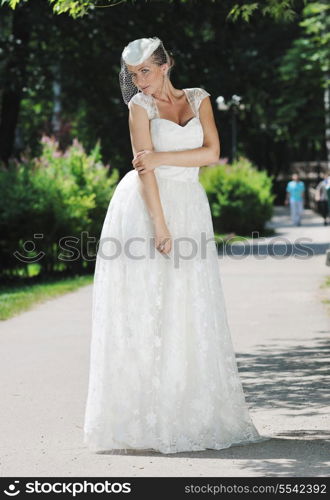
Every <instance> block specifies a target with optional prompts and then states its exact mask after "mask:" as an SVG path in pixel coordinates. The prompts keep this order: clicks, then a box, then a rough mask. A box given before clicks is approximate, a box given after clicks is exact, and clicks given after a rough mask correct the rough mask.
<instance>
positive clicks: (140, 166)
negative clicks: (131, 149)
mask: <svg viewBox="0 0 330 500" xmlns="http://www.w3.org/2000/svg"><path fill="white" fill-rule="evenodd" d="M132 164H133V167H134V168H135V170H137V172H138V173H139V174H146V173H147V172H151V171H152V170H154V169H155V168H156V167H157V166H158V164H157V152H154V151H150V150H148V149H144V150H143V151H139V152H138V153H137V154H136V155H135V156H134V158H133V160H132Z"/></svg>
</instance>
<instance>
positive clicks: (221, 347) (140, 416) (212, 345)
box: [84, 88, 268, 453]
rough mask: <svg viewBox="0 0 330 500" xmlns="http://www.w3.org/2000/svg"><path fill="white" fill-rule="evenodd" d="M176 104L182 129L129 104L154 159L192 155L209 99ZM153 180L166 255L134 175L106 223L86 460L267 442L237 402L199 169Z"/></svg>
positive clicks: (239, 394)
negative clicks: (141, 115)
mask: <svg viewBox="0 0 330 500" xmlns="http://www.w3.org/2000/svg"><path fill="white" fill-rule="evenodd" d="M185 93H186V97H187V100H188V102H189V104H190V106H191V108H192V110H193V113H194V116H193V118H192V119H191V120H190V121H188V122H187V123H186V124H185V125H184V126H181V125H178V124H176V123H174V122H172V121H170V120H167V119H164V118H160V117H159V115H158V111H157V106H156V104H155V102H154V99H153V97H152V96H148V95H146V94H144V93H142V92H139V93H138V94H136V95H135V96H134V97H133V99H132V100H131V101H130V103H129V105H130V104H131V103H132V102H134V103H137V104H139V105H141V106H143V107H144V108H145V109H146V110H147V113H148V116H149V119H150V131H151V137H152V142H153V145H154V149H155V151H178V150H185V149H192V148H198V147H200V146H202V144H203V129H202V125H201V123H200V120H199V105H200V103H201V101H202V99H203V98H204V97H205V96H208V95H210V94H209V93H208V92H206V91H205V90H204V89H201V88H189V89H185ZM155 175H156V178H157V181H158V186H159V193H160V198H161V203H162V207H163V211H164V215H165V218H166V222H167V225H168V228H169V230H170V233H171V236H172V241H173V245H172V250H171V252H170V254H168V255H167V256H164V255H163V254H160V253H159V252H158V250H156V249H155V247H154V243H153V240H152V238H153V236H154V232H153V225H152V223H151V220H150V217H149V213H148V210H147V207H146V204H145V202H144V200H143V198H142V196H141V194H140V191H139V182H140V179H139V178H138V176H139V174H138V173H137V171H136V170H134V169H133V170H131V171H130V172H128V173H127V174H126V175H125V176H124V177H123V178H122V179H121V181H120V182H119V184H118V185H117V187H116V190H115V192H114V194H113V197H112V199H111V201H110V204H109V208H108V211H107V214H106V217H105V221H104V225H103V229H102V233H101V238H100V243H99V248H98V254H97V258H96V266H95V276H94V287H93V316H92V337H91V354H90V373H89V387H88V397H87V403H86V412H85V422H84V443H86V445H87V446H88V448H89V449H90V450H91V451H105V450H114V449H133V448H134V449H152V450H156V451H159V452H161V453H175V452H181V451H196V450H205V449H206V448H211V449H222V448H228V447H229V446H231V445H233V444H240V443H242V444H243V443H251V442H257V441H263V440H265V439H268V438H267V437H262V436H261V435H260V434H259V433H258V431H257V429H256V428H255V426H254V424H253V422H252V420H251V417H250V415H249V411H248V408H247V404H246V402H245V397H244V393H243V389H242V385H241V381H240V378H239V374H238V370H237V365H236V358H235V354H234V350H233V345H232V340H231V335H230V330H229V326H228V323H227V318H226V309H225V301H224V297H223V292H222V285H221V279H220V275H219V262H218V255H217V249H216V244H215V241H214V232H213V225H212V219H211V212H210V206H209V202H208V198H207V196H206V192H205V190H204V188H203V186H202V185H201V184H200V182H199V177H198V175H199V168H198V167H180V166H179V167H175V166H167V165H163V166H160V167H157V168H156V169H155ZM130 239H132V240H130ZM203 241H204V244H203ZM150 242H151V244H150ZM205 242H208V243H205ZM125 245H126V247H125Z"/></svg>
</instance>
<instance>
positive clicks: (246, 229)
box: [200, 157, 275, 236]
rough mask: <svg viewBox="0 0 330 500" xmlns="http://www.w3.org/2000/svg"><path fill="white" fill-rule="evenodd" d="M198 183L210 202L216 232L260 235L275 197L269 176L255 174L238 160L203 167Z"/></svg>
mask: <svg viewBox="0 0 330 500" xmlns="http://www.w3.org/2000/svg"><path fill="white" fill-rule="evenodd" d="M200 181H201V184H202V185H203V186H204V188H205V191H206V193H207V196H208V199H209V202H210V206H211V211H212V217H213V225H214V230H215V231H216V232H219V233H231V232H233V233H236V234H239V235H242V236H251V233H252V232H253V231H258V232H259V233H262V232H263V230H264V226H265V223H266V221H267V220H269V219H270V218H271V216H272V213H273V201H274V198H275V195H273V194H272V193H271V189H272V177H269V176H268V174H267V172H265V171H258V170H257V169H256V168H255V167H254V166H253V165H252V164H251V162H250V161H249V160H247V159H246V158H243V157H240V158H239V159H238V160H237V161H236V162H235V163H233V164H232V165H224V164H221V165H217V166H215V167H207V168H204V169H203V170H202V171H201V175H200Z"/></svg>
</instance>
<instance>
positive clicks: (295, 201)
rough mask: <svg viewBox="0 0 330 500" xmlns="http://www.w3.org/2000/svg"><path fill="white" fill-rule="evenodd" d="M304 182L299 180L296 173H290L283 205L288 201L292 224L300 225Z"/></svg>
mask: <svg viewBox="0 0 330 500" xmlns="http://www.w3.org/2000/svg"><path fill="white" fill-rule="evenodd" d="M304 199H305V183H304V182H303V181H301V180H299V175H298V174H292V180H291V181H290V182H288V184H287V186H286V198H285V202H284V203H285V205H287V204H288V203H289V202H290V212H291V220H292V224H295V225H296V226H300V225H301V216H302V214H303V211H304Z"/></svg>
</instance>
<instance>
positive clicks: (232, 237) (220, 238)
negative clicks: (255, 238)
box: [214, 228, 276, 245]
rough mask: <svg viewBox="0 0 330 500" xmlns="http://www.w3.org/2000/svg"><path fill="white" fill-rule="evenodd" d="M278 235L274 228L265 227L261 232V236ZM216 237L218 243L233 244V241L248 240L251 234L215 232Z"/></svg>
mask: <svg viewBox="0 0 330 500" xmlns="http://www.w3.org/2000/svg"><path fill="white" fill-rule="evenodd" d="M274 235H276V232H275V231H274V229H273V228H265V229H264V230H263V232H262V233H260V234H259V237H260V238H261V237H265V238H267V237H269V236H274ZM214 238H215V241H216V243H217V244H224V243H225V244H226V245H231V244H232V243H236V242H237V241H248V240H249V239H250V238H251V236H240V235H238V234H236V233H217V232H216V231H215V232H214Z"/></svg>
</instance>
